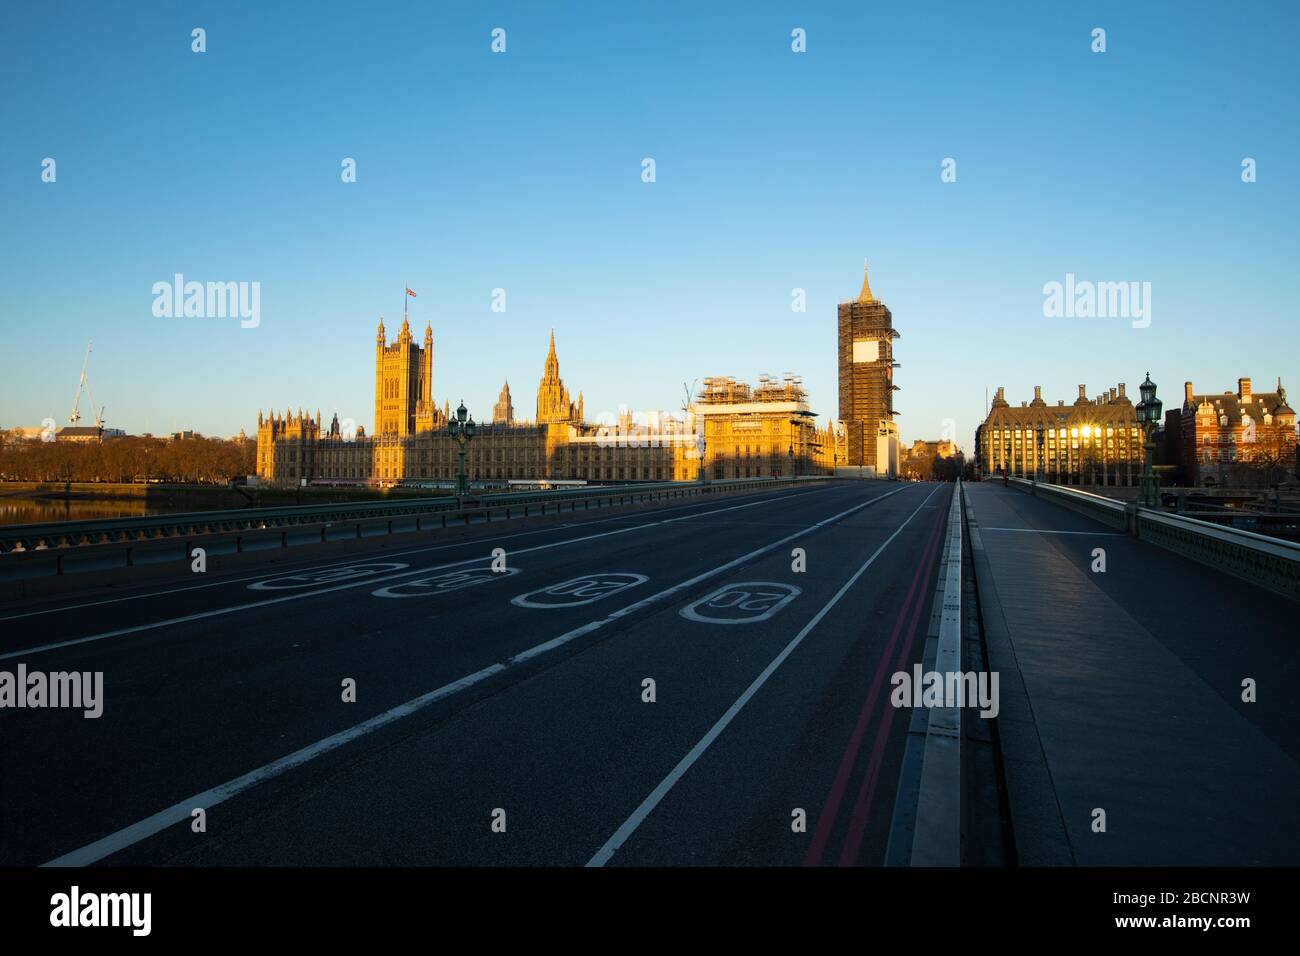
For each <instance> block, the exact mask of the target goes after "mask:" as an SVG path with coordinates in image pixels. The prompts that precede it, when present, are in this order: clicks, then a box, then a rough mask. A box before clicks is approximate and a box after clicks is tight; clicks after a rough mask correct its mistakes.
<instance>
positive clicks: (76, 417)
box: [68, 340, 107, 428]
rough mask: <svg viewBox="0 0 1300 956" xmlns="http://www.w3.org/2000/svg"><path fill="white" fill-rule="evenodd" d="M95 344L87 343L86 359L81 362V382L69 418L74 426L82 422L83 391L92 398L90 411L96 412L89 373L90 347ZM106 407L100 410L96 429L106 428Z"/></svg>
mask: <svg viewBox="0 0 1300 956" xmlns="http://www.w3.org/2000/svg"><path fill="white" fill-rule="evenodd" d="M93 344H94V340H91V341H89V342H87V343H86V357H85V358H84V359H83V360H82V362H81V380H80V381H79V382H77V394H76V395H75V396H74V397H73V399H72V414H71V415H69V416H68V422H69V423H70V424H73V425H75V424H77V422H79V421H81V411H80V406H81V393H82V391H83V390H84V391H85V392H86V393H87V394H88V395H89V396H90V410H91V411H92V412H93V411H94V410H95V390H94V389H93V388H91V387H90V375H89V372H88V370H89V368H90V346H91V345H93ZM106 407H107V406H105V405H101V406H100V408H99V414H98V415H96V416H95V427H96V428H103V427H104V409H105V408H106Z"/></svg>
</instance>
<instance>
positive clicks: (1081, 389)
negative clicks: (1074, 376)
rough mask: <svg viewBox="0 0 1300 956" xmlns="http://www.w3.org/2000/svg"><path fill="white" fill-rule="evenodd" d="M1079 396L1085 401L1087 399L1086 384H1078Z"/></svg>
mask: <svg viewBox="0 0 1300 956" xmlns="http://www.w3.org/2000/svg"><path fill="white" fill-rule="evenodd" d="M1079 397H1080V398H1082V399H1083V400H1085V401H1087V399H1088V386H1087V385H1080V386H1079Z"/></svg>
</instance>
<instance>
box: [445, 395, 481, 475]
mask: <svg viewBox="0 0 1300 956" xmlns="http://www.w3.org/2000/svg"><path fill="white" fill-rule="evenodd" d="M447 434H448V435H450V436H451V437H452V438H454V439H456V443H457V444H458V445H459V446H460V450H459V455H460V470H459V471H458V472H457V474H456V494H458V495H467V494H469V475H467V474H466V473H465V446H466V445H467V444H469V440H470V439H471V438H473V437H474V436H475V435H477V434H478V425H476V424H475V423H474V419H473V418H471V417H470V415H469V412H467V411H466V410H465V403H464V402H463V401H462V402H461V403H460V407H459V408H457V409H456V417H455V418H453V419H452V420H451V421H450V422H448V423H447Z"/></svg>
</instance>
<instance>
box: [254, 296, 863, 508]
mask: <svg viewBox="0 0 1300 956" xmlns="http://www.w3.org/2000/svg"><path fill="white" fill-rule="evenodd" d="M433 357H434V349H433V328H432V325H431V324H426V326H425V329H424V336H423V342H422V343H417V342H416V341H415V338H414V336H413V335H412V333H411V328H410V324H409V320H408V319H407V318H405V317H404V318H403V321H402V327H401V330H400V331H399V332H398V334H397V338H396V340H395V341H393V342H391V343H390V342H389V341H388V339H387V333H386V332H385V329H384V322H383V319H382V318H381V319H380V320H379V329H378V331H377V333H376V336H375V410H374V430H373V432H372V433H371V434H366V433H365V431H364V429H360V428H356V429H355V430H354V429H353V428H351V427H348V428H344V427H341V426H340V423H339V419H338V415H335V416H334V418H333V421H331V422H330V424H329V426H328V428H324V427H323V426H322V423H321V416H320V412H319V411H317V413H316V416H315V418H312V417H311V415H309V414H304V413H303V412H302V410H301V409H300V410H299V411H298V412H297V413H294V412H293V411H286V412H284V413H283V414H281V413H277V412H272V413H270V414H262V413H259V414H258V423H257V474H258V477H259V478H260V479H262V480H263V481H266V482H269V483H271V484H274V485H280V486H288V487H294V486H300V485H304V484H311V483H313V482H319V483H331V482H347V481H365V482H367V483H376V484H381V485H393V484H401V483H404V482H405V483H412V484H418V483H420V482H423V481H444V480H447V479H451V478H453V477H454V476H455V475H456V472H457V467H458V462H457V453H458V451H459V446H458V445H457V443H456V441H455V440H454V439H453V438H451V437H450V435H449V434H448V430H447V424H448V421H449V420H450V416H451V414H452V409H451V408H450V404H449V403H448V402H446V401H444V402H443V406H442V407H441V408H439V407H438V406H437V405H436V404H435V403H434V400H433V376H434V361H433ZM836 437H837V433H836V430H835V428H834V425H833V424H828V425H827V427H826V428H825V429H822V428H818V426H817V425H816V423H815V415H814V413H813V412H812V411H811V410H810V408H809V406H808V402H807V396H806V394H805V392H804V389H803V386H802V382H801V381H800V380H799V379H798V378H797V377H795V376H792V375H786V376H785V377H784V378H783V379H772V378H768V377H766V376H764V377H763V378H761V379H760V380H759V384H758V385H757V386H755V387H751V386H749V385H748V384H746V383H744V382H739V381H737V380H736V379H734V378H730V377H714V378H708V379H705V380H704V387H703V389H702V390H701V391H700V393H699V394H698V395H697V396H694V397H693V399H692V402H691V404H690V405H689V407H688V409H687V414H686V419H685V421H683V420H682V419H679V418H677V417H675V416H669V415H661V414H651V415H649V416H646V418H645V420H643V421H640V422H634V421H633V417H632V413H631V412H630V411H626V410H624V411H623V412H622V413H621V414H620V415H619V416H618V417H617V420H611V421H602V422H595V423H592V422H588V421H587V420H586V418H585V415H584V410H583V398H582V393H581V392H579V394H578V398H577V400H576V401H574V400H572V398H571V397H570V394H569V390H568V388H567V387H566V386H565V384H564V381H563V379H561V377H560V362H559V358H558V357H557V355H556V351H555V333H554V332H552V333H551V340H550V347H549V350H548V351H547V354H546V359H545V362H544V363H543V367H542V377H541V381H540V382H539V384H538V386H537V396H536V413H535V415H534V417H533V418H532V419H531V420H521V419H518V418H516V417H515V409H514V404H513V399H512V396H511V393H510V385H509V383H508V382H507V383H506V384H505V385H503V387H502V389H501V393H500V396H499V398H498V400H497V403H496V405H495V407H494V408H493V411H492V420H491V421H490V422H488V423H484V424H482V425H480V427H479V430H478V433H477V436H476V437H475V438H474V439H473V440H471V441H470V442H469V444H468V446H467V447H466V467H467V470H468V472H469V477H470V480H471V481H474V482H492V483H504V482H506V481H509V480H512V479H514V480H548V479H550V480H555V479H569V480H575V479H576V480H585V481H592V482H606V481H610V482H623V481H688V480H693V479H699V478H745V477H759V476H773V475H784V476H789V475H814V474H827V473H830V472H831V471H832V469H833V467H834V464H835V462H836V460H837V459H838V462H839V463H841V464H842V463H844V462H845V460H846V459H845V457H844V447H843V437H842V436H840V441H839V443H838V444H837V440H836Z"/></svg>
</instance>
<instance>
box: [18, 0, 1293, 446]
mask: <svg viewBox="0 0 1300 956" xmlns="http://www.w3.org/2000/svg"><path fill="white" fill-rule="evenodd" d="M1298 9H1300V8H1298V7H1297V5H1296V4H1293V3H1277V4H1255V5H1251V6H1249V7H1248V8H1247V7H1241V6H1240V5H1235V4H1229V3H1181V2H1180V3H1172V2H1171V3H1154V2H1147V3H1130V2H1118V3H1098V4H1088V3H1042V2H1027V3H998V4H973V3H966V2H960V3H958V2H951V3H947V2H939V3H926V4H920V3H917V4H910V3H909V4H864V3H842V4H840V3H821V2H819V3H815V4H813V3H759V2H746V3H717V4H701V3H680V4H676V3H650V4H646V3H636V4H633V3H622V2H603V3H590V4H588V3H545V4H543V3H518V4H505V3H498V4H494V3H473V4H470V3H464V4H435V3H431V2H420V3H410V4H392V3H388V4H356V3H347V4H333V3H319V4H312V5H310V6H303V5H290V4H264V3H252V2H239V3H227V2H221V3H215V2H214V3H180V2H173V3H131V4H125V5H118V4H102V3H50V4H24V5H21V6H12V7H10V8H8V9H7V10H6V12H5V14H4V21H3V24H2V25H0V26H2V29H3V33H2V34H0V80H2V82H0V119H2V122H0V130H2V131H3V137H2V141H0V221H2V222H3V226H2V227H0V263H2V265H0V333H2V334H0V354H2V355H3V362H2V373H3V381H2V382H0V425H4V426H11V425H17V424H22V425H35V424H37V423H39V421H40V420H41V419H42V418H44V417H46V416H48V417H52V418H54V419H56V420H57V421H59V422H61V423H62V422H63V421H65V420H66V418H67V415H68V411H69V408H70V405H71V401H72V397H73V393H74V390H75V386H76V381H77V376H78V373H79V371H80V365H81V359H82V353H83V351H84V349H85V345H86V340H87V339H89V338H92V337H93V338H94V340H95V352H94V355H93V356H92V360H91V378H92V383H93V386H94V391H95V397H96V400H97V401H98V402H100V403H103V404H106V405H107V421H108V424H109V425H111V426H117V427H122V428H126V429H127V430H129V431H132V432H141V431H145V430H150V431H154V432H164V431H168V430H171V429H173V428H195V429H198V430H200V431H203V432H205V433H209V434H216V435H229V434H232V433H234V432H236V431H237V430H238V429H239V428H240V427H244V428H246V429H248V430H249V432H250V433H251V432H252V429H253V426H254V424H255V422H256V419H257V412H258V409H259V408H269V407H272V406H274V407H277V408H281V409H283V408H284V407H285V406H288V405H292V406H294V407H297V406H299V405H301V406H303V407H304V408H309V409H311V410H313V411H314V410H315V409H316V408H317V407H319V408H320V409H321V410H322V412H323V413H324V415H325V417H326V419H328V418H329V416H330V415H331V413H333V412H334V411H338V412H339V413H340V416H341V417H346V416H352V417H354V418H356V419H357V420H358V421H359V422H361V423H362V424H364V425H365V426H366V427H367V428H369V427H370V425H371V418H372V415H373V392H372V388H373V380H372V375H373V351H372V349H373V346H374V332H375V325H376V321H377V319H378V317H379V316H380V314H383V315H384V317H385V319H386V323H387V325H388V328H389V330H390V333H395V332H396V330H397V328H398V327H399V325H400V305H401V295H402V289H403V285H404V284H409V285H410V286H411V287H412V288H414V289H415V290H416V291H417V292H418V293H419V298H418V299H416V300H412V313H411V315H412V324H413V325H414V326H416V330H417V335H418V334H419V333H420V332H422V330H423V328H424V324H425V321H426V319H431V320H432V321H433V327H434V333H435V337H436V350H437V357H436V366H435V373H434V374H435V379H434V393H435V396H436V397H437V398H438V400H439V402H441V400H442V399H443V398H449V399H451V401H452V404H453V405H454V404H455V403H456V401H457V400H459V399H461V398H462V397H463V398H464V399H465V401H466V402H467V403H468V404H469V405H470V407H471V409H472V411H474V412H475V414H476V415H477V416H479V417H481V418H487V417H488V416H489V414H490V409H491V404H492V402H493V401H494V400H495V398H496V394H497V391H498V389H499V388H500V385H501V382H502V380H503V379H504V378H506V377H508V378H509V380H510V383H511V386H512V388H513V391H514V394H515V398H516V408H517V410H518V412H519V413H521V414H523V415H529V416H531V415H532V413H533V397H534V392H535V389H536V385H537V380H538V378H539V377H540V375H541V371H542V362H543V359H544V357H545V351H546V342H547V334H548V330H549V329H550V328H551V327H554V328H555V330H556V339H557V343H558V348H559V357H560V364H561V371H562V374H563V376H564V378H565V381H566V383H567V384H568V385H569V387H570V389H571V390H572V391H573V392H574V394H575V396H576V393H577V392H578V390H579V389H581V390H582V391H583V392H584V393H585V398H586V409H587V412H588V415H589V417H594V416H595V415H596V414H598V413H599V412H601V411H603V410H611V411H612V410H614V409H616V408H617V407H618V406H619V405H620V404H628V405H630V406H632V407H633V408H635V409H647V408H675V407H677V406H678V405H679V404H680V401H681V392H682V386H681V383H682V382H683V380H686V381H691V380H692V379H695V378H697V377H702V376H705V375H710V374H731V375H736V376H740V377H744V378H748V379H751V380H753V379H754V378H756V377H757V375H758V374H759V373H761V372H772V373H781V372H786V371H792V372H796V373H798V374H801V375H803V376H804V378H805V380H806V383H807V385H808V387H809V389H810V392H811V399H812V402H813V405H814V408H815V410H816V411H818V412H819V413H821V414H822V416H823V418H822V419H821V420H822V421H825V417H826V416H830V417H834V415H835V413H836V362H835V355H836V341H835V305H836V302H837V301H838V300H840V299H844V298H849V297H852V296H854V295H856V293H857V291H858V288H859V285H860V283H861V264H862V260H863V257H867V258H869V260H870V262H871V280H872V288H873V290H874V291H875V293H876V295H877V296H878V297H879V298H881V299H883V300H884V301H885V302H886V303H887V304H888V305H889V306H890V308H891V309H892V310H893V313H894V319H895V324H896V326H897V328H898V329H899V331H900V332H901V333H902V338H901V339H900V340H899V341H898V343H897V345H896V357H897V359H898V361H899V362H901V363H902V368H900V369H899V370H898V373H897V377H896V381H897V383H898V384H899V385H900V386H901V388H902V391H901V392H900V393H899V394H898V397H897V405H898V408H899V410H900V412H901V415H900V418H899V423H900V428H901V430H902V434H903V437H904V439H905V440H907V441H910V440H912V439H915V438H921V437H937V436H938V434H939V431H940V429H941V427H942V422H943V420H944V419H945V418H953V419H955V420H956V422H957V427H958V435H959V440H960V441H961V443H962V444H964V445H966V446H967V447H969V446H970V444H971V435H972V433H973V431H974V427H975V425H976V423H977V422H978V420H979V418H980V417H981V412H982V408H983V402H984V392H985V388H986V387H988V388H989V389H990V390H991V389H993V388H995V387H996V386H998V385H1005V386H1006V387H1007V397H1008V398H1009V399H1010V400H1012V401H1013V402H1018V401H1020V400H1021V399H1026V398H1029V397H1030V395H1031V389H1032V386H1033V385H1034V384H1042V385H1043V386H1044V388H1045V395H1046V397H1047V398H1049V400H1055V399H1056V398H1065V399H1067V400H1071V399H1072V398H1073V396H1074V394H1075V390H1076V386H1077V384H1078V383H1081V382H1082V383H1087V384H1088V386H1089V391H1090V393H1095V392H1098V391H1100V390H1101V389H1102V388H1103V387H1104V386H1108V385H1113V384H1115V383H1116V382H1118V381H1125V382H1127V383H1128V384H1129V386H1130V388H1133V387H1134V386H1136V384H1137V383H1138V382H1139V381H1140V380H1141V379H1142V376H1143V373H1144V372H1145V371H1146V370H1147V368H1148V367H1149V368H1150V370H1151V373H1152V376H1153V377H1154V378H1155V379H1156V381H1157V382H1159V384H1160V386H1161V392H1162V395H1163V397H1164V398H1165V399H1166V401H1177V400H1178V398H1179V396H1180V395H1181V383H1182V381H1183V380H1184V379H1186V378H1190V379H1192V380H1194V381H1195V382H1196V385H1197V388H1198V390H1206V391H1221V390H1226V389H1229V388H1235V384H1236V379H1237V377H1238V376H1239V375H1250V376H1253V377H1254V378H1255V380H1256V383H1257V384H1256V387H1257V388H1260V387H1262V386H1264V385H1270V386H1271V384H1272V383H1273V381H1274V379H1275V378H1276V376H1277V375H1279V374H1280V375H1282V376H1283V378H1284V379H1285V380H1286V381H1287V382H1289V383H1290V384H1291V387H1292V389H1293V392H1294V394H1295V395H1297V396H1300V359H1298V358H1297V356H1298V355H1300V349H1298V348H1297V346H1298V345H1300V329H1298V323H1297V320H1296V317H1295V304H1296V301H1297V291H1298V290H1297V285H1300V280H1298V279H1297V275H1300V269H1297V264H1298V263H1300V238H1298V234H1297V223H1298V222H1300V202H1298V190H1297V179H1296V164H1297V163H1298V162H1300V149H1298V148H1297V146H1298V144H1297V138H1298V136H1297V131H1298V130H1300V122H1297V120H1298V117H1297V110H1298V107H1297V100H1296V91H1297V90H1298V89H1300V77H1298V76H1297V74H1298V73H1300V58H1298V57H1297V55H1296V52H1295V46H1294V44H1295V37H1296V35H1297V31H1298V29H1300V13H1298V12H1297V11H1298ZM196 26H201V27H204V28H205V29H206V30H207V43H208V52H207V53H205V54H202V55H199V54H194V53H192V52H191V50H190V43H191V40H190V31H191V29H192V28H194V27H196ZM498 26H500V27H503V28H505V29H506V30H507V43H508V47H507V51H508V52H507V53H506V54H504V55H493V54H492V53H491V52H490V50H489V42H490V37H489V32H490V30H491V29H492V28H493V27H498ZM1097 26H1100V27H1104V28H1105V29H1106V31H1107V47H1108V49H1107V52H1106V53H1104V54H1094V53H1092V52H1091V51H1090V42H1091V40H1090V31H1091V30H1092V28H1093V27H1097ZM794 27H803V28H805V29H806V30H807V36H808V52H807V53H806V54H802V55H796V54H794V53H792V52H791V50H790V31H791V30H792V29H793V28H794ZM47 156H49V157H54V158H55V159H56V161H57V163H58V166H57V173H58V181H57V182H56V183H54V184H45V183H42V182H41V179H40V172H41V161H42V159H43V158H44V157H47ZM646 156H650V157H653V158H654V159H655V160H656V162H657V173H658V181H657V182H656V183H654V184H653V185H647V184H645V183H643V182H642V181H641V176H640V174H641V160H642V158H643V157H646ZM1247 156H1250V157H1254V158H1255V159H1256V160H1257V162H1258V177H1259V181H1258V182H1256V183H1254V184H1251V185H1246V184H1243V183H1242V182H1241V177H1240V172H1241V167H1240V164H1241V160H1242V158H1243V157H1247ZM344 157H353V158H355V159H356V161H357V164H358V165H357V168H358V182H357V183H355V184H344V183H342V182H341V181H340V175H339V174H340V163H341V161H342V159H343V158H344ZM945 157H953V158H955V159H956V160H957V164H958V166H957V172H958V179H957V182H956V183H952V184H945V183H941V182H940V177H939V172H940V163H941V161H942V160H943V159H944V158H945ZM176 272H181V273H184V274H185V276H186V277H187V278H188V279H197V280H200V281H207V280H222V281H225V280H230V281H239V280H244V281H258V282H260V283H261V286H262V316H261V326H260V327H259V328H257V329H241V328H239V325H238V323H237V322H236V321H232V320H219V319H160V318H154V316H153V315H152V312H151V306H152V302H153V296H152V294H151V292H150V289H151V287H152V285H153V283H155V282H158V281H170V279H171V277H172V275H173V274H174V273H176ZM1067 272H1073V273H1075V274H1076V275H1078V276H1079V278H1081V279H1092V280H1106V281H1121V280H1137V281H1149V282H1151V283H1152V286H1153V292H1152V300H1153V301H1152V307H1153V308H1152V324H1151V326H1150V328H1147V329H1140V330H1139V329H1133V328H1132V327H1131V325H1130V323H1129V322H1128V321H1125V320H1117V319H1105V320H1103V319H1091V320H1085V319H1047V318H1044V317H1043V312H1042V303H1043V295H1042V287H1043V284H1044V283H1046V282H1050V281H1053V280H1056V281H1062V280H1063V279H1064V277H1065V274H1066V273H1067ZM495 287H503V288H505V289H506V290H507V297H508V311H507V312H506V313H505V314H498V313H493V312H492V311H491V310H490V303H491V299H490V295H491V290H492V289H493V288H495ZM795 287H801V288H803V289H806V290H807V298H808V310H807V312H806V313H803V314H796V313H793V312H792V311H791V308H790V295H791V289H793V288H795ZM83 410H84V403H83Z"/></svg>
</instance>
